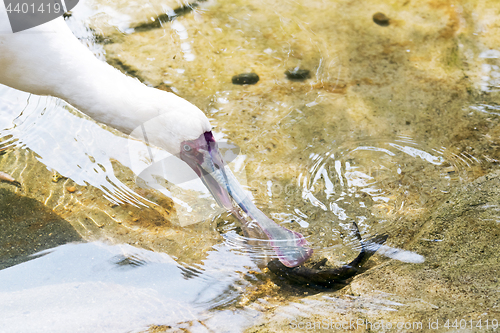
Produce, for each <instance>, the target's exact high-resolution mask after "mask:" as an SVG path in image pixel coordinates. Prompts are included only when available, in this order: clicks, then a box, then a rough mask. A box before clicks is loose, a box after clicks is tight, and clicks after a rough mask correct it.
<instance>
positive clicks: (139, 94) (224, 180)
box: [0, 1, 312, 267]
mask: <svg viewBox="0 0 500 333" xmlns="http://www.w3.org/2000/svg"><path fill="white" fill-rule="evenodd" d="M0 83H1V84H5V85H8V86H10V87H12V88H15V89H18V90H22V91H25V92H29V93H32V94H36V95H51V96H55V97H59V98H61V99H63V100H65V101H66V102H68V103H69V104H71V105H73V106H74V107H76V108H77V109H78V110H80V111H81V112H83V113H85V114H87V115H89V116H90V117H92V118H93V119H95V120H96V121H99V122H101V123H104V124H107V125H109V126H111V127H114V128H116V129H118V130H120V131H122V132H124V133H127V134H129V133H132V132H133V131H134V129H136V128H138V127H139V126H141V125H142V124H146V123H147V135H148V139H149V143H151V144H153V145H155V146H158V147H160V148H163V149H165V150H166V151H168V152H170V153H171V154H174V155H177V156H180V157H181V159H182V160H183V161H184V162H186V163H187V164H188V165H189V166H190V167H191V168H192V169H193V170H194V171H195V172H196V173H197V174H198V176H199V177H200V178H201V179H202V180H203V182H204V184H205V185H206V186H207V188H208V189H209V190H210V192H211V193H212V195H213V196H214V197H215V199H216V200H217V202H218V203H219V204H220V205H221V206H223V207H225V208H226V209H227V210H229V211H231V212H232V213H233V214H235V215H236V216H237V217H238V218H239V219H240V220H241V222H242V224H243V225H246V227H247V230H248V229H249V228H250V226H249V225H250V224H251V223H249V222H248V221H247V220H246V219H245V218H243V216H242V215H241V214H240V213H239V209H238V208H237V206H236V205H234V202H236V204H237V205H238V206H239V207H240V208H241V209H242V210H243V211H244V212H245V213H246V214H247V215H248V216H249V217H250V218H251V219H252V220H253V221H255V222H256V223H257V224H258V225H259V227H260V229H261V230H262V231H263V232H264V233H265V235H266V236H267V237H268V238H269V240H270V241H271V246H272V247H273V249H274V250H275V252H276V253H277V255H278V258H279V259H280V261H282V262H283V264H285V265H286V266H289V267H294V266H297V265H300V264H302V263H303V262H304V261H305V260H307V259H308V258H309V257H310V256H311V254H312V250H311V249H309V248H307V247H306V246H305V245H306V244H307V242H306V241H305V239H304V237H303V236H302V235H301V234H299V233H296V232H294V231H291V230H288V229H286V228H284V227H281V226H279V225H277V224H276V223H274V222H273V221H272V220H271V219H269V218H268V217H267V216H266V215H265V214H264V213H262V212H261V211H260V210H259V209H258V208H257V207H255V205H254V204H253V203H252V201H251V200H250V199H249V197H248V196H247V195H246V194H245V192H244V190H243V189H242V188H241V186H240V185H239V184H238V182H237V181H236V179H235V177H234V176H233V175H232V173H231V172H230V170H229V168H228V167H227V166H226V165H225V163H224V161H223V159H222V157H221V155H220V153H219V151H218V148H217V143H216V142H215V139H214V137H213V135H212V132H211V129H212V127H211V125H210V122H209V121H208V119H207V117H206V116H205V114H204V113H203V112H202V111H201V110H200V109H199V108H197V107H196V106H194V105H193V104H191V103H189V102H188V101H186V100H184V99H182V98H181V97H178V96H176V95H174V94H172V93H169V92H165V91H161V90H157V89H154V88H150V87H147V86H145V85H144V84H142V83H141V82H139V81H138V80H137V79H133V78H131V77H128V76H126V75H125V74H123V73H121V72H120V71H119V70H117V69H115V68H113V67H112V66H110V65H108V64H107V63H105V62H103V61H100V60H98V59H97V58H96V57H94V55H93V54H92V52H91V51H90V50H89V49H87V48H86V47H85V46H84V45H83V44H82V43H80V42H79V40H78V39H77V38H76V37H75V36H74V35H73V34H72V32H71V30H70V29H69V28H68V26H67V25H66V23H65V22H64V20H63V19H62V17H59V18H57V19H55V20H52V21H49V22H48V23H45V24H43V25H40V26H37V27H34V28H31V29H28V30H25V31H21V32H18V33H12V30H11V27H10V24H9V20H8V17H7V13H6V11H5V7H2V2H1V1H0ZM152 119H154V121H149V120H152ZM148 121H149V122H148ZM254 231H255V230H254ZM257 233H260V234H262V232H260V231H259V232H257Z"/></svg>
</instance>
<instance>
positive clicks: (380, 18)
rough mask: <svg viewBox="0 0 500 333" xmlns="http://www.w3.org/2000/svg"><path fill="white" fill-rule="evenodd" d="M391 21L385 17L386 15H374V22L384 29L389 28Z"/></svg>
mask: <svg viewBox="0 0 500 333" xmlns="http://www.w3.org/2000/svg"><path fill="white" fill-rule="evenodd" d="M389 21H390V19H389V18H388V17H387V16H385V14H384V13H376V14H373V22H375V23H377V24H378V25H380V26H382V27H387V26H388V25H389Z"/></svg>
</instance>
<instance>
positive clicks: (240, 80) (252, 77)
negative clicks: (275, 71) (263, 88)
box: [233, 73, 259, 84]
mask: <svg viewBox="0 0 500 333" xmlns="http://www.w3.org/2000/svg"><path fill="white" fill-rule="evenodd" d="M257 82H259V76H258V75H257V74H255V73H241V74H238V75H235V76H233V84H256V83H257Z"/></svg>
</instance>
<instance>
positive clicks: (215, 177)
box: [180, 132, 313, 267]
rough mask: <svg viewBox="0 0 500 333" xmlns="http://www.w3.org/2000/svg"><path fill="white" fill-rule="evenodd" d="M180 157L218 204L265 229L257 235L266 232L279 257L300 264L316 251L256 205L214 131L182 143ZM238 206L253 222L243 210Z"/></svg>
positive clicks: (287, 263) (246, 223) (286, 262)
mask: <svg viewBox="0 0 500 333" xmlns="http://www.w3.org/2000/svg"><path fill="white" fill-rule="evenodd" d="M180 157H181V159H182V160H183V161H184V162H186V163H187V164H188V165H189V166H190V167H191V168H192V169H193V170H194V171H195V172H196V174H197V175H198V177H200V178H201V180H202V181H203V183H204V184H205V186H206V187H207V188H208V189H209V190H210V192H211V193H212V195H213V197H214V198H215V200H216V201H217V203H218V204H219V205H220V206H222V207H224V208H225V209H227V210H228V211H230V212H232V213H233V214H234V215H235V216H236V217H237V218H238V219H239V220H240V221H241V223H242V224H243V225H244V227H245V229H246V230H248V229H252V228H255V224H256V225H257V226H258V227H259V228H260V230H261V232H257V234H262V232H263V233H264V234H265V235H266V236H267V238H269V240H270V241H271V246H272V248H273V249H274V251H275V252H276V254H277V256H278V259H279V260H280V261H281V262H282V263H283V264H284V265H285V266H287V267H295V266H298V265H300V264H302V263H304V262H305V261H306V260H307V259H308V258H309V257H310V256H311V255H312V252H313V251H312V249H310V248H307V247H306V246H307V241H306V240H305V238H304V236H302V235H301V234H299V233H297V232H295V231H292V230H289V229H286V228H284V227H282V226H280V225H278V224H276V223H275V222H274V221H272V220H271V219H270V218H269V217H267V216H266V215H265V214H264V213H263V212H262V211H260V210H259V209H258V208H257V207H256V206H255V205H254V204H253V202H252V200H250V198H249V197H248V195H247V194H246V192H245V191H244V190H243V189H242V188H241V186H240V184H239V183H238V181H237V180H236V178H235V177H234V175H233V174H232V172H231V170H230V169H229V168H228V167H227V166H226V164H225V163H224V160H223V159H222V156H221V154H220V152H219V148H218V146H217V142H216V141H215V139H214V137H213V135H212V132H205V133H204V134H202V135H201V136H200V137H199V138H198V139H196V140H189V141H184V142H182V144H181V153H180ZM235 204H236V205H235ZM237 206H238V207H239V208H241V210H243V211H244V212H245V213H246V214H247V215H248V216H249V217H250V219H251V221H248V219H245V218H244V217H243V216H242V214H240V213H239V209H238V207H237ZM254 222H255V223H254Z"/></svg>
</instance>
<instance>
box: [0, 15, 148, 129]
mask: <svg viewBox="0 0 500 333" xmlns="http://www.w3.org/2000/svg"><path fill="white" fill-rule="evenodd" d="M53 22H54V23H52V22H51V24H52V26H51V27H52V28H53V30H54V31H53V32H43V33H42V32H41V33H34V32H32V33H26V34H23V33H18V34H10V35H4V36H0V53H2V56H1V57H0V79H1V80H0V83H2V84H6V85H9V86H11V87H14V88H16V89H19V90H24V91H27V92H30V93H34V94H38V95H52V96H56V97H59V98H62V99H64V100H65V101H67V102H69V103H70V104H72V105H73V106H75V107H76V108H78V109H79V110H80V111H82V112H84V113H86V114H88V115H89V116H90V117H92V118H93V119H95V120H97V121H99V122H103V123H106V124H108V125H110V126H112V127H115V128H117V129H119V130H121V131H123V132H125V133H130V132H131V131H132V130H134V129H135V128H136V127H138V126H139V125H140V124H141V122H144V121H147V120H149V119H151V118H153V117H155V116H157V115H155V114H150V113H152V112H155V111H154V110H152V109H151V108H148V99H149V98H148V97H150V96H151V97H152V98H154V96H155V94H157V93H158V92H155V89H152V88H148V87H146V86H145V85H143V84H142V83H140V82H139V81H138V80H136V79H133V78H130V77H127V76H126V75H124V74H123V73H121V72H120V71H118V70H117V69H115V68H113V67H111V66H109V65H108V64H106V63H104V62H102V61H100V60H98V59H97V58H95V57H94V55H93V54H92V52H91V51H89V50H88V49H87V48H86V47H85V46H84V45H83V44H81V43H80V42H79V41H78V40H77V39H76V38H74V36H73V35H72V33H71V31H70V30H69V29H68V27H67V26H66V24H65V23H64V21H62V19H60V20H59V19H58V20H54V21H53ZM61 50H64V52H61Z"/></svg>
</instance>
